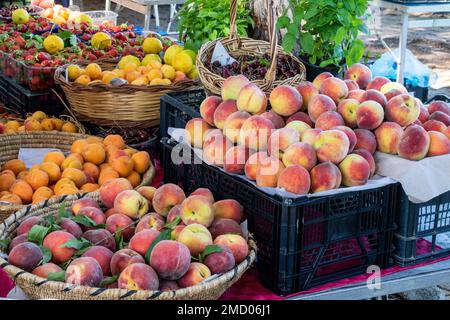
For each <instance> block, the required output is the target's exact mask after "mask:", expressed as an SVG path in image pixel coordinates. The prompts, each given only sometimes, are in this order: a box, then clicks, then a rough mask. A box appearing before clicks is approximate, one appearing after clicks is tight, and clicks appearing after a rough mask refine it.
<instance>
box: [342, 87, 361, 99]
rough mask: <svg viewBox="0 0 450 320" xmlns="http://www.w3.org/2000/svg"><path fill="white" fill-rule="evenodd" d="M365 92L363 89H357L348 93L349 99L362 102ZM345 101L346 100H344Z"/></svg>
mask: <svg viewBox="0 0 450 320" xmlns="http://www.w3.org/2000/svg"><path fill="white" fill-rule="evenodd" d="M364 93H365V91H364V90H361V89H356V90H352V91H349V92H348V95H347V99H354V100H356V101H358V102H362V98H363V95H364ZM344 100H345V99H344Z"/></svg>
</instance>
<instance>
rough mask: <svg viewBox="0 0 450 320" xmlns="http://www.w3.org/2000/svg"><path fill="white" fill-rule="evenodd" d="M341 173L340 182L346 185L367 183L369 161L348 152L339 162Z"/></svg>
mask: <svg viewBox="0 0 450 320" xmlns="http://www.w3.org/2000/svg"><path fill="white" fill-rule="evenodd" d="M339 169H340V170H341V173H342V184H343V185H344V186H347V187H353V186H360V185H364V184H366V183H367V181H368V180H369V176H370V167H369V163H368V162H367V161H366V159H364V158H363V157H362V156H360V155H358V154H354V153H353V154H349V155H348V156H346V157H345V159H344V160H342V162H341V163H340V164H339Z"/></svg>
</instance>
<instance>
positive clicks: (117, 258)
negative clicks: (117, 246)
mask: <svg viewBox="0 0 450 320" xmlns="http://www.w3.org/2000/svg"><path fill="white" fill-rule="evenodd" d="M133 263H145V260H144V258H143V257H142V256H141V255H140V254H139V253H137V252H136V251H133V250H131V249H122V250H119V251H117V252H115V253H114V254H113V256H112V258H111V263H110V267H111V274H112V275H117V274H120V273H122V271H123V270H124V269H125V268H126V267H127V266H129V265H131V264H133Z"/></svg>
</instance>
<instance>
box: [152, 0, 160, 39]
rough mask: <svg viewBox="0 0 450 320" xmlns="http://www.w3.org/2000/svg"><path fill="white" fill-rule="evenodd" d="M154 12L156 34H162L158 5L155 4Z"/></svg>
mask: <svg viewBox="0 0 450 320" xmlns="http://www.w3.org/2000/svg"><path fill="white" fill-rule="evenodd" d="M153 11H154V12H155V24H156V32H158V33H159V32H160V31H161V30H159V27H160V25H159V9H158V5H157V4H155V5H153Z"/></svg>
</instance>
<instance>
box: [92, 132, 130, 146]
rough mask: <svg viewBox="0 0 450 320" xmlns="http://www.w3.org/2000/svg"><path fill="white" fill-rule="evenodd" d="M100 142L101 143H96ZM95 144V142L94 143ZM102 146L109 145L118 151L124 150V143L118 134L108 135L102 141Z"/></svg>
mask: <svg viewBox="0 0 450 320" xmlns="http://www.w3.org/2000/svg"><path fill="white" fill-rule="evenodd" d="M96 142H101V141H96ZM94 143H95V142H94ZM103 144H104V146H105V147H107V146H109V145H113V146H116V147H117V148H118V149H124V148H125V141H124V140H123V138H122V137H121V136H120V135H118V134H109V135H107V136H106V137H105V139H103Z"/></svg>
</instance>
